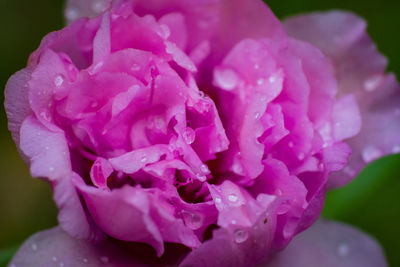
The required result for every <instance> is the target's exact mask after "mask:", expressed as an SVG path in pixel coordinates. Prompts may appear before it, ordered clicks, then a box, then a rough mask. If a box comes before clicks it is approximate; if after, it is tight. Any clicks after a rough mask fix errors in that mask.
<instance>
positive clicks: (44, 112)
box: [40, 110, 51, 121]
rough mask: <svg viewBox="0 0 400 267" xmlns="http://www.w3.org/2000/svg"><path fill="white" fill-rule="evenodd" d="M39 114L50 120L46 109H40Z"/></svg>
mask: <svg viewBox="0 0 400 267" xmlns="http://www.w3.org/2000/svg"><path fill="white" fill-rule="evenodd" d="M40 116H41V117H42V118H43V119H44V120H46V121H50V120H51V117H50V113H49V112H48V111H47V110H42V111H41V112H40Z"/></svg>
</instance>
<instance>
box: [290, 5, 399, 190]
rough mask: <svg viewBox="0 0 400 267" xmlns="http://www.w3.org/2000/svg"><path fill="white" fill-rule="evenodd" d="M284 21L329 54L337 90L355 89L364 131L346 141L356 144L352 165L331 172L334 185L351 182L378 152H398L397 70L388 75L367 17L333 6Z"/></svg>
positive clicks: (343, 93)
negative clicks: (368, 26) (374, 41)
mask: <svg viewBox="0 0 400 267" xmlns="http://www.w3.org/2000/svg"><path fill="white" fill-rule="evenodd" d="M285 26H286V29H287V31H288V33H289V34H290V35H291V36H293V37H295V38H298V39H301V40H304V41H308V42H310V43H312V44H313V45H315V46H317V47H318V48H319V49H321V50H322V52H323V53H324V54H325V55H327V56H328V57H329V58H330V60H331V61H332V63H333V65H334V67H335V70H336V78H337V79H338V86H339V94H340V95H345V94H349V93H352V94H353V95H354V96H355V98H356V100H357V103H358V105H359V108H360V113H361V131H360V134H358V135H357V136H355V137H353V138H351V139H349V140H348V144H349V145H350V147H351V149H352V154H351V156H350V159H349V164H348V166H347V167H346V168H344V169H343V170H342V171H340V172H336V173H333V174H331V176H330V180H329V184H330V186H331V187H338V186H341V185H343V184H345V183H347V182H348V181H350V180H351V179H352V178H353V177H354V176H355V175H357V174H358V172H359V171H360V170H361V169H362V168H363V167H364V166H365V164H367V163H369V162H370V161H372V160H375V159H376V158H378V157H381V156H383V155H385V154H391V153H398V152H399V150H400V149H399V147H400V135H399V134H398V133H399V131H400V87H399V85H398V83H397V82H396V80H395V77H394V76H393V75H391V74H389V75H385V74H384V72H385V68H386V65H387V61H386V59H385V58H384V57H383V56H382V55H381V54H380V53H379V52H378V51H377V50H376V47H375V45H374V44H373V42H372V40H371V39H370V37H369V36H368V34H367V33H366V23H365V21H364V20H362V19H361V18H359V17H357V16H356V15H354V14H351V13H347V12H341V11H332V12H327V13H314V14H310V15H306V16H298V17H293V18H289V19H288V20H286V22H285ZM335 132H336V133H338V131H335ZM340 135H342V133H340ZM346 135H347V134H346Z"/></svg>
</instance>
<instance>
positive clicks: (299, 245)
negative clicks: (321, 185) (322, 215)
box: [257, 220, 387, 267]
mask: <svg viewBox="0 0 400 267" xmlns="http://www.w3.org/2000/svg"><path fill="white" fill-rule="evenodd" d="M257 266H259V267H261V266H268V267H294V266H307V267H319V266H326V267H336V266H342V267H358V266H360V267H361V266H362V267H375V266H379V267H385V266H387V263H386V260H385V256H384V254H383V251H382V249H381V248H380V246H379V244H378V243H377V242H376V241H375V240H374V239H373V238H372V237H370V236H368V235H366V234H365V233H362V232H361V231H359V230H357V229H355V228H353V227H351V226H348V225H345V224H343V223H337V222H330V221H326V220H320V221H318V222H317V223H315V224H314V225H313V226H312V227H310V228H309V229H308V230H306V231H305V232H303V233H302V234H300V235H298V236H297V237H295V238H294V239H293V241H292V242H291V243H290V244H289V246H288V247H287V248H286V249H285V250H283V251H282V252H280V253H278V254H277V255H276V256H275V257H273V258H272V259H271V261H270V262H269V261H268V262H264V263H262V264H259V265H257Z"/></svg>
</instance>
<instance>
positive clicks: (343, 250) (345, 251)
mask: <svg viewBox="0 0 400 267" xmlns="http://www.w3.org/2000/svg"><path fill="white" fill-rule="evenodd" d="M349 251H350V249H349V246H348V245H347V244H340V245H339V246H338V247H337V249H336V252H337V254H338V255H339V256H340V257H346V256H347V255H349Z"/></svg>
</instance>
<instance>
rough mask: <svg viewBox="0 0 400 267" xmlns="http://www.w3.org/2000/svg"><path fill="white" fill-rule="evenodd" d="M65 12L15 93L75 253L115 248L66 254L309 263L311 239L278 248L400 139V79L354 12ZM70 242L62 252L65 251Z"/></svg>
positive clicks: (20, 129)
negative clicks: (304, 249) (332, 191)
mask: <svg viewBox="0 0 400 267" xmlns="http://www.w3.org/2000/svg"><path fill="white" fill-rule="evenodd" d="M66 15H67V19H69V20H70V21H71V24H70V25H69V26H67V27H65V28H64V29H62V30H60V31H57V32H53V33H50V34H48V35H47V36H46V37H45V38H44V39H43V41H42V43H41V45H40V47H39V48H38V49H37V50H36V51H35V52H34V53H33V54H32V55H31V56H30V58H29V62H28V66H27V67H26V68H25V69H23V70H21V71H19V72H17V73H16V74H14V75H13V76H12V77H11V78H10V80H9V82H8V84H7V87H6V103H5V106H6V110H7V115H8V119H9V128H10V131H11V132H12V134H13V138H14V140H15V142H16V144H17V146H18V148H19V149H20V152H21V155H22V156H23V157H24V159H25V160H26V162H27V163H29V165H30V170H31V174H32V176H34V177H42V178H43V179H45V180H46V181H48V182H49V183H50V184H51V185H52V187H53V190H54V200H55V202H56V204H57V206H58V207H59V209H60V210H59V216H58V220H59V223H60V226H61V228H62V229H63V231H65V232H67V233H68V234H69V235H71V236H73V237H75V238H78V239H82V240H87V241H79V242H80V243H78V245H77V246H78V247H81V252H79V253H83V254H85V253H86V254H85V255H89V256H87V257H90V255H92V254H93V253H95V252H93V249H90V246H91V245H90V244H93V246H95V245H97V246H98V248H97V249H98V250H101V251H102V252H101V253H103V254H104V255H103V254H101V253H100V254H101V255H103V256H102V257H97V256H96V258H95V260H93V259H91V260H90V262H89V260H88V259H87V258H83V260H82V259H78V258H79V257H80V256H77V255H78V254H73V255H72V256H69V257H67V256H65V255H64V259H63V262H60V264H61V263H63V265H64V264H67V263H68V262H70V263H69V264H71V266H78V265H79V264H82V265H83V264H87V263H90V264H94V265H93V266H96V265H97V264H100V261H101V262H103V263H107V264H108V263H109V264H114V266H125V265H124V264H126V265H127V266H143V265H144V266H165V265H168V264H170V265H178V264H180V266H253V265H256V264H258V263H260V262H261V261H263V262H264V263H263V264H271V265H270V266H275V265H272V264H274V262H273V261H274V259H275V264H277V265H276V266H278V265H279V264H281V265H279V266H297V265H296V264H300V263H301V262H302V261H301V260H302V256H301V255H302V253H298V252H297V254H296V253H293V255H294V256H293V255H292V256H287V257H286V258H282V257H281V258H280V259H279V255H281V254H278V255H276V253H277V252H278V251H280V250H282V249H283V248H285V247H286V246H287V245H288V244H289V242H290V241H291V240H292V238H293V237H294V236H295V235H297V234H298V233H300V232H302V231H304V230H305V229H307V228H308V227H310V226H311V225H312V224H313V223H314V222H315V221H316V219H317V218H318V217H319V215H320V213H321V209H322V207H323V203H324V198H325V194H326V191H327V189H328V188H333V187H338V186H341V185H344V184H346V183H347V182H349V181H350V180H351V179H352V178H353V177H354V176H355V175H357V173H358V172H359V170H360V169H361V168H362V167H363V166H364V165H365V164H366V163H368V162H370V161H372V160H374V159H376V158H378V157H380V156H382V155H384V154H390V153H397V152H399V150H400V138H399V134H398V133H399V130H400V123H399V121H400V90H399V86H398V84H397V82H396V79H395V77H394V76H393V75H385V73H384V72H385V67H386V60H385V58H384V57H382V56H381V55H380V54H379V53H378V52H377V50H376V48H375V46H374V44H373V43H372V41H371V40H370V39H369V37H368V35H367V34H366V32H365V28H366V25H365V22H364V21H363V20H361V19H360V18H358V17H357V16H355V15H353V14H350V13H346V12H339V11H337V12H329V13H318V14H310V15H305V16H300V17H294V18H289V19H288V20H286V21H285V22H284V23H283V25H282V24H281V22H279V21H278V20H277V19H276V18H275V16H274V15H273V13H272V12H271V11H270V10H269V8H268V7H267V5H266V4H264V3H263V2H261V1H258V0H230V1H224V0H201V1H198V0H196V1H194V0H193V1H187V0H171V1H162V0H125V1H124V0H120V1H113V2H105V1H76V2H70V3H69V4H68V6H67V9H66ZM81 16H90V17H92V18H90V19H89V18H80V19H77V18H78V17H81ZM325 224H326V223H324V222H320V223H318V224H317V226H318V227H319V228H318V229H319V230H316V231H317V234H315V235H317V236H321V235H323V234H326V232H327V231H329V230H326V229H325V228H327V226H326V225H325ZM324 227H325V228H324ZM337 227H339V226H337ZM340 227H342V228H340ZM340 227H339V228H338V229H340V231H339V230H338V232H343V233H348V232H346V231H347V230H348V229H347V228H346V229H345V230H343V226H340ZM328 228H329V227H328ZM52 231H53V232H54V234H56V233H55V232H57V231H58V232H59V234H60V235H63V232H62V231H61V230H59V229H56V230H52ZM318 231H319V232H318ZM49 233H50V232H49ZM49 233H47V235H50V234H49ZM351 233H353V232H351ZM349 236H351V234H349ZM37 238H38V237H36V239H37ZM46 238H47V239H46ZM49 238H50V237H48V236H47V237H46V234H45V237H43V239H44V240H47V241H46V242H47V243H48V244H52V242H53V243H55V241H54V240H53V241H51V238H50V239H49ZM63 240H64V241H63V242H60V243H59V245H54V246H50V245H49V248H48V251H49V253H56V251H59V253H61V254H59V255H58V256H57V257H58V258H59V259H62V257H63V254H62V253H64V252H61V251H63V250H65V251H69V250H68V249H65V247H67V248H69V249H70V250H72V247H73V245H72V244H73V242H74V241H73V240H74V239H71V238H69V237H68V236H66V235H65V234H64V235H63ZM71 240H72V241H71ZM360 240H362V241H363V242H364V243H365V242H370V243H368V244H369V245H370V247H373V249H372V250H373V251H374V252H375V253H376V254H378V255H377V256H374V257H371V256H370V257H371V258H370V259H368V260H365V261H364V262H362V263H361V264H360V265H359V266H367V264H370V265H368V266H384V265H385V263H384V259H383V258H382V255H381V254H380V253H381V252H380V250H379V247H376V245H374V244H373V241H371V240H370V239H360ZM365 240H367V241H365ZM38 242H39V241H38ZM71 242H72V243H71ZM76 242H78V241H76ZM85 242H86V243H85ZM299 242H300V241H299ZM44 243H45V242H44ZM311 243H313V244H317V241H313V242H311ZM61 244H63V245H62V246H64V248H62V247H60V246H61ZM371 244H372V245H371ZM304 246H307V245H304ZM289 248H290V246H289ZM25 250H26V249H25ZM317 250H318V249H317ZM288 251H289V252H287V253H288V255H291V254H290V250H288ZM376 251H377V252H376ZM24 253H25V254H29V253H28V252H26V251H25V252H24V249H21V251H20V252H19V254H17V255H20V256H19V258H20V259H19V260H20V262H21V261H22V262H24V261H23V260H24V259H21V258H23V257H24ZM68 253H78V252H67V254H68ZM308 253H312V251H311V252H310V251H309V252H308ZM95 254H96V253H95ZM97 254H99V253H97ZM97 254H96V255H97ZM372 254H373V253H372ZM113 255H117V256H113ZM282 255H284V254H282ZM374 255H375V254H374ZM276 257H278V258H276ZM328 258H329V257H328V256H327V259H328ZM276 259H278V260H276ZM30 260H32V259H30ZM36 260H40V263H36V264H39V265H40V264H41V266H47V265H46V264H48V265H49V266H50V265H51V257H48V258H46V259H43V258H41V259H36ZM285 260H286V261H287V262H285ZM290 260H291V262H289V261H290ZM303 260H305V262H306V261H307V260H308V259H307V258H306V257H304V256H303ZM361 260H362V259H361ZM53 261H54V262H55V261H57V258H56V259H55V260H54V257H53ZM279 261H281V263H279ZM327 261H329V259H328V260H327ZM332 261H334V260H332ZM15 262H18V257H17V258H16V259H15ZM46 262H47V263H46ZM54 262H53V263H54ZM77 262H81V263H77ZM305 262H303V264H304V266H309V265H305V264H306V263H305ZM25 263H26V262H25ZM16 264H17V263H16ZM30 264H34V263H32V262H31V263H30ZM331 264H332V266H338V265H334V263H331ZM337 264H339V263H337ZM17 265H18V264H17ZM33 266H34V265H33ZM60 266H61V265H60ZM342 266H344V265H342ZM349 266H355V265H349Z"/></svg>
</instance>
